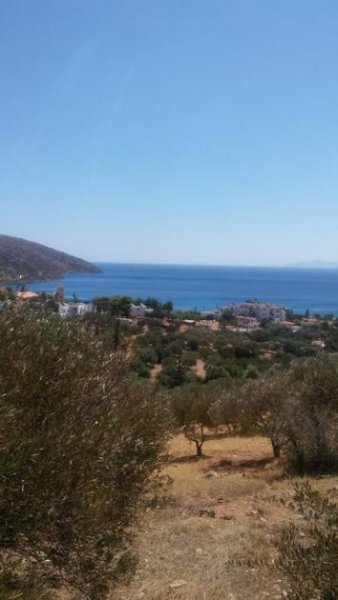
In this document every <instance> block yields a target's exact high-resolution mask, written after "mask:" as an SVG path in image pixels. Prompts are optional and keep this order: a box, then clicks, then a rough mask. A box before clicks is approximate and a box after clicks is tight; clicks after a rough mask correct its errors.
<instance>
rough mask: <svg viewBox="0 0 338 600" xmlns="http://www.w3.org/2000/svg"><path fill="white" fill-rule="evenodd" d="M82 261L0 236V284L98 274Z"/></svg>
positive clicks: (94, 268) (6, 236)
mask: <svg viewBox="0 0 338 600" xmlns="http://www.w3.org/2000/svg"><path fill="white" fill-rule="evenodd" d="M99 272H100V269H98V268H97V267H96V266H95V265H92V264H91V263H89V262H86V261H85V260H82V259H80V258H76V257H75V256H71V255H70V254H65V252H60V251H58V250H54V249H53V248H48V247H47V246H43V245H42V244H37V243H36V242H29V241H27V240H23V239H21V238H15V237H11V236H9V235H1V234H0V281H8V282H10V281H17V280H18V279H20V280H23V281H28V280H31V281H32V280H39V279H40V280H41V279H54V278H58V277H62V276H63V275H66V274H67V273H99Z"/></svg>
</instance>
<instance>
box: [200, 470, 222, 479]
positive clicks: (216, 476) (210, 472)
mask: <svg viewBox="0 0 338 600" xmlns="http://www.w3.org/2000/svg"><path fill="white" fill-rule="evenodd" d="M204 477H206V478H207V479H210V478H211V477H215V478H216V479H219V478H220V477H221V476H220V474H219V473H217V471H213V470H211V471H207V472H206V473H205V475H204Z"/></svg>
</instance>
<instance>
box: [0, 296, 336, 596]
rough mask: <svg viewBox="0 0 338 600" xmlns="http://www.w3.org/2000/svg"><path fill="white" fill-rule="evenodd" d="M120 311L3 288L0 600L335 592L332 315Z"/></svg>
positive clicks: (0, 320)
mask: <svg viewBox="0 0 338 600" xmlns="http://www.w3.org/2000/svg"><path fill="white" fill-rule="evenodd" d="M120 306H121V304H120ZM119 310H120V309H119ZM165 311H166V312H167V313H168V312H169V313H171V312H172V311H171V307H170V306H169V305H167V306H166V308H165ZM112 312H113V311H110V312H109V311H107V310H101V311H98V312H97V313H93V314H90V315H87V314H86V315H84V316H82V317H81V316H77V317H74V318H69V319H62V318H60V316H59V315H58V314H57V312H56V303H55V302H50V299H48V298H46V297H44V296H43V297H41V298H40V299H39V300H34V301H26V302H25V301H22V300H20V299H15V297H13V296H11V297H8V298H7V300H6V299H4V300H2V304H1V310H0V336H1V342H2V343H1V347H0V398H1V403H0V416H1V419H0V447H1V453H0V473H1V478H0V514H1V521H0V522H1V525H0V556H1V562H0V598H1V600H2V598H3V599H4V600H5V599H6V600H7V599H8V600H18V599H19V598H20V599H21V598H22V599H24V600H45V599H47V598H48V599H52V600H53V599H55V600H60V598H61V599H62V600H81V599H84V600H104V599H105V598H107V599H110V598H118V599H119V600H132V599H135V598H136V599H142V598H144V599H147V600H148V599H149V600H161V599H164V600H165V599H166V598H168V599H177V600H178V599H182V600H183V599H187V600H193V599H199V598H215V600H221V599H226V600H245V599H247V598H248V597H250V598H257V599H261V598H262V599H264V598H271V599H276V600H277V598H278V599H283V598H289V599H290V600H313V599H315V600H333V599H334V598H336V597H337V595H338V582H337V577H336V572H337V552H338V524H337V520H338V511H337V498H338V480H337V474H338V458H337V457H338V354H337V352H336V347H335V344H336V340H337V331H338V329H337V323H336V320H335V319H332V318H331V317H330V318H327V319H326V320H325V319H323V320H321V321H320V322H319V321H318V323H317V325H316V329H315V330H313V329H309V328H307V329H306V328H304V329H303V330H301V329H299V331H298V332H297V333H296V334H295V333H290V332H288V331H285V330H283V329H282V328H280V327H273V326H271V324H264V326H262V327H261V328H260V329H258V330H256V331H254V332H240V331H236V330H235V329H234V328H233V327H232V325H231V323H229V321H228V320H227V318H226V319H223V321H222V320H221V321H219V322H218V323H217V326H215V325H213V324H212V323H211V324H210V323H207V322H203V320H201V322H200V324H198V325H196V324H195V325H194V326H192V325H191V321H192V319H187V318H185V317H186V316H187V315H183V316H182V315H181V318H179V315H174V316H173V315H172V314H165V315H162V316H159V315H158V316H155V317H152V318H147V319H135V320H130V319H128V318H127V317H124V316H123V315H119V316H116V314H112ZM318 328H320V330H319V329H318ZM319 336H320V339H321V340H323V341H324V347H323V345H320V346H319V345H318V344H313V343H312V342H313V341H316V340H318V338H319ZM141 363H142V368H140V364H141ZM198 366H199V368H200V370H199V371H198V370H197V367H198Z"/></svg>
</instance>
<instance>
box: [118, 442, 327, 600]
mask: <svg viewBox="0 0 338 600" xmlns="http://www.w3.org/2000/svg"><path fill="white" fill-rule="evenodd" d="M204 451H205V454H206V457H205V458H203V459H201V460H196V459H195V457H193V456H192V454H193V452H194V447H193V446H192V445H190V444H189V442H188V441H187V440H186V439H185V438H184V436H178V437H176V438H175V439H174V440H172V442H171V444H170V459H169V462H168V464H167V465H166V467H165V469H164V471H165V473H166V474H167V475H169V477H170V478H171V480H172V484H171V486H170V489H169V495H170V501H169V502H168V503H167V504H166V505H164V506H158V507H157V508H155V509H154V510H149V511H148V512H147V513H146V514H145V515H144V519H143V524H142V526H141V527H140V529H139V532H138V535H137V539H136V550H137V552H138V555H139V565H138V568H137V571H136V575H135V577H134V579H133V581H132V582H131V584H130V585H129V586H125V587H121V588H119V589H118V590H117V591H115V592H114V595H113V596H112V597H113V598H118V600H141V599H144V600H165V599H173V600H176V599H177V600H178V599H181V600H183V599H185V600H193V599H194V600H200V599H201V600H202V599H207V600H254V599H257V600H259V599H265V598H271V599H275V600H277V599H282V598H287V582H286V581H284V580H283V577H282V576H281V574H280V573H279V572H278V570H277V568H276V566H275V560H276V557H277V551H276V547H275V542H276V540H277V539H278V536H279V533H280V531H281V528H282V527H283V526H284V525H285V524H286V523H288V522H289V521H290V520H291V519H295V520H297V519H300V517H299V516H297V515H295V514H294V513H291V512H290V511H289V510H288V509H287V508H285V507H284V506H283V505H282V504H281V503H280V501H279V499H284V500H290V499H292V496H293V485H294V483H295V480H294V479H293V480H292V479H290V478H286V477H285V476H284V475H283V473H282V471H281V468H280V467H279V465H278V463H276V461H274V460H273V458H272V453H271V447H270V443H269V441H268V440H266V439H265V438H261V437H255V438H239V437H232V438H230V437H228V438H219V439H213V440H211V441H208V442H207V443H206V444H205V446H204ZM310 482H311V484H312V485H313V486H314V487H315V488H317V489H319V490H321V491H322V492H326V491H327V490H328V489H329V488H330V487H332V485H333V483H334V484H337V478H333V477H321V478H318V479H312V480H311V479H310Z"/></svg>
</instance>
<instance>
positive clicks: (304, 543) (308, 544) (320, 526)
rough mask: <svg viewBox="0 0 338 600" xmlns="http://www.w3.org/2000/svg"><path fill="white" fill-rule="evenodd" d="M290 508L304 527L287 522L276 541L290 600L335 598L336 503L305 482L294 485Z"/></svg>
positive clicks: (337, 583) (337, 590)
mask: <svg viewBox="0 0 338 600" xmlns="http://www.w3.org/2000/svg"><path fill="white" fill-rule="evenodd" d="M293 507H294V509H295V510H296V511H297V513H300V514H301V515H302V516H303V517H304V527H297V526H295V525H289V526H288V527H287V528H286V529H285V530H284V532H283V534H282V537H281V540H280V542H279V545H278V547H279V567H280V568H281V570H282V571H283V573H284V574H285V575H287V577H288V580H289V585H290V593H289V594H288V598H290V600H335V599H336V598H338V577H337V565H338V507H337V505H336V504H333V503H332V502H329V501H328V500H326V499H325V498H323V497H322V496H321V495H320V494H319V493H318V492H316V491H314V490H313V489H312V488H311V487H310V486H309V484H305V485H303V486H298V487H296V493H295V498H294V504H293Z"/></svg>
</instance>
